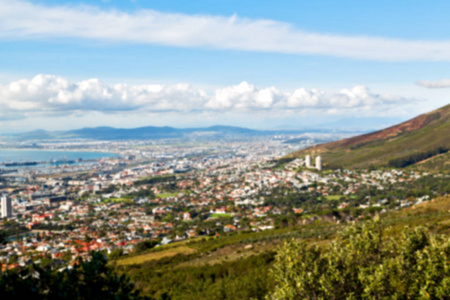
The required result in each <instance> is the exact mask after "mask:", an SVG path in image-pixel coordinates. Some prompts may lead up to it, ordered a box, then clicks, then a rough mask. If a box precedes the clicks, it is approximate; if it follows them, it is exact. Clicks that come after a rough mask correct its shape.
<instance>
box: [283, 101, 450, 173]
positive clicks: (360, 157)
mask: <svg viewBox="0 0 450 300" xmlns="http://www.w3.org/2000/svg"><path fill="white" fill-rule="evenodd" d="M449 149H450V105H447V106H444V107H442V108H440V109H437V110H435V111H432V112H429V113H426V114H423V115H420V116H418V117H416V118H414V119H411V120H409V121H406V122H404V123H401V124H398V125H395V126H392V127H389V128H386V129H383V130H380V131H376V132H373V133H369V134H365V135H360V136H356V137H352V138H349V139H345V140H340V141H337V142H332V143H327V144H321V145H316V146H313V147H309V148H307V149H303V150H300V151H298V152H294V153H292V154H290V155H288V156H287V157H288V158H295V157H303V156H305V155H306V154H312V155H313V156H314V155H321V156H322V158H323V165H324V167H325V168H367V167H370V166H374V167H407V166H412V165H417V163H420V162H424V163H423V164H422V165H421V166H420V168H421V169H432V168H435V167H436V166H439V167H440V168H441V169H442V168H444V167H445V166H446V167H448V166H449V165H448V164H449V160H448V155H447V154H446V153H447V152H448V151H449ZM435 158H436V159H438V160H439V162H438V163H433V160H434V159H435ZM425 161H426V163H425Z"/></svg>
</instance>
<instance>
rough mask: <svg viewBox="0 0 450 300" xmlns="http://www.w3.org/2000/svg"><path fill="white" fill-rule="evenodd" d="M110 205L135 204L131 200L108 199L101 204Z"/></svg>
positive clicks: (123, 198)
mask: <svg viewBox="0 0 450 300" xmlns="http://www.w3.org/2000/svg"><path fill="white" fill-rule="evenodd" d="M108 203H133V199H130V198H125V197H122V198H108V199H103V200H102V201H101V202H100V204H108Z"/></svg>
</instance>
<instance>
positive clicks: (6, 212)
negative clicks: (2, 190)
mask: <svg viewBox="0 0 450 300" xmlns="http://www.w3.org/2000/svg"><path fill="white" fill-rule="evenodd" d="M1 199H2V215H1V217H2V218H9V217H11V216H12V207H11V198H9V197H8V196H5V195H3V196H2V198H1Z"/></svg>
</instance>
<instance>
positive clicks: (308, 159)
mask: <svg viewBox="0 0 450 300" xmlns="http://www.w3.org/2000/svg"><path fill="white" fill-rule="evenodd" d="M305 166H306V167H307V168H311V155H309V154H308V155H306V157H305Z"/></svg>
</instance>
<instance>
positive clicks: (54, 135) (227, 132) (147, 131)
mask: <svg viewBox="0 0 450 300" xmlns="http://www.w3.org/2000/svg"><path fill="white" fill-rule="evenodd" d="M330 131H332V130H329V129H313V130H306V129H305V130H254V129H248V128H243V127H235V126H221V125H217V126H210V127H203V128H174V127H169V126H165V127H155V126H147V127H139V128H113V127H94V128H82V129H76V130H68V131H45V130H35V131H31V132H26V133H20V134H12V135H8V137H7V138H8V140H12V141H40V140H41V141H42V140H56V139H58V140H60V139H92V140H148V139H168V138H192V137H212V138H215V137H227V136H228V137H229V136H233V137H248V136H267V135H294V134H301V133H305V132H316V133H327V132H330ZM333 131H335V130H333Z"/></svg>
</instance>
